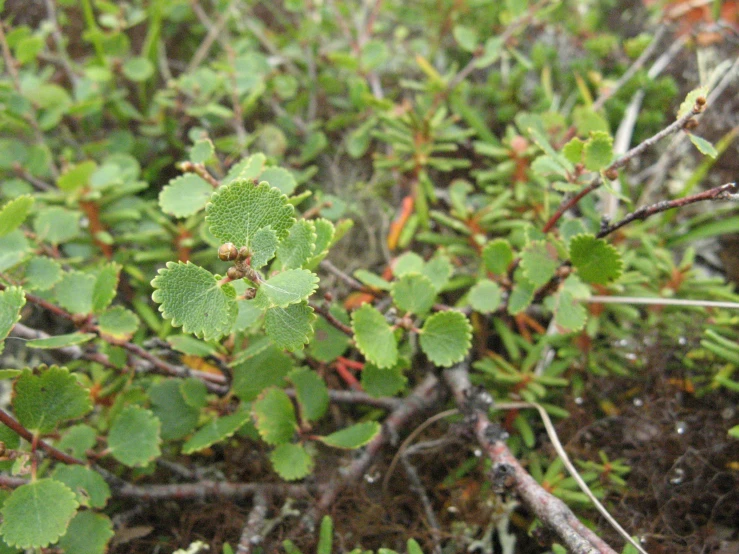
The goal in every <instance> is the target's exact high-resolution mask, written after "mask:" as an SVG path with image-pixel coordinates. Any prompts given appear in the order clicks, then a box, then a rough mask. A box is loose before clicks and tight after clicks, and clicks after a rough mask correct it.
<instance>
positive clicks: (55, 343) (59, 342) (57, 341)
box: [26, 333, 95, 349]
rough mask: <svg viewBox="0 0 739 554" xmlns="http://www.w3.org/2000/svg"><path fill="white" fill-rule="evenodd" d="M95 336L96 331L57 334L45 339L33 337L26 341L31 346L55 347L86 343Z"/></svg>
mask: <svg viewBox="0 0 739 554" xmlns="http://www.w3.org/2000/svg"><path fill="white" fill-rule="evenodd" d="M94 338H95V334H94V333H69V334H68V335H55V336H53V337H48V338H45V339H33V340H29V341H28V342H26V346H27V347H29V348H41V349H55V348H64V347H65V346H72V345H75V344H84V343H86V342H88V341H91V340H92V339H94Z"/></svg>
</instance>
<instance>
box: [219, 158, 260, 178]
mask: <svg viewBox="0 0 739 554" xmlns="http://www.w3.org/2000/svg"><path fill="white" fill-rule="evenodd" d="M265 161H267V158H266V156H265V155H264V154H262V153H257V154H254V155H253V156H249V157H248V158H246V159H245V160H241V161H240V162H239V163H237V164H234V165H233V166H232V167H231V168H230V169H229V170H228V173H227V174H226V176H225V177H224V178H223V179H222V180H221V184H222V186H226V185H230V184H231V183H233V182H234V181H237V180H241V181H254V180H255V179H256V178H257V177H259V176H260V175H261V174H262V172H263V171H264V162H265Z"/></svg>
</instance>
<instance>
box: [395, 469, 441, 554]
mask: <svg viewBox="0 0 739 554" xmlns="http://www.w3.org/2000/svg"><path fill="white" fill-rule="evenodd" d="M400 460H401V462H402V463H403V469H404V470H405V474H406V476H407V477H408V481H409V485H410V488H411V490H412V491H414V492H415V493H416V494H417V495H418V498H419V499H420V500H421V505H422V506H423V512H424V514H425V515H426V519H427V520H428V524H429V527H430V531H431V540H432V541H434V550H433V551H434V554H441V542H440V540H439V539H440V537H441V531H440V529H439V521H438V520H437V519H436V514H435V513H434V507H433V506H432V505H431V500H429V497H428V494H426V489H425V488H424V487H423V483H421V479H420V478H419V476H418V472H417V471H416V468H415V467H413V464H412V463H411V462H410V460H409V459H408V456H406V455H403V456H401V457H400Z"/></svg>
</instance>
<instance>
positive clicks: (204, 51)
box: [185, 0, 231, 73]
mask: <svg viewBox="0 0 739 554" xmlns="http://www.w3.org/2000/svg"><path fill="white" fill-rule="evenodd" d="M191 6H192V11H193V12H194V13H195V15H196V16H197V18H198V19H199V20H200V23H202V24H203V27H205V28H206V29H207V30H208V32H207V33H206V35H205V38H204V39H203V41H202V42H201V43H200V46H198V49H197V50H196V51H195V54H193V56H192V58H191V59H190V63H189V64H187V70H186V71H185V73H192V72H193V71H194V70H195V69H197V68H198V67H199V66H200V64H201V63H203V60H204V59H205V57H206V56H207V55H208V52H210V49H211V47H212V46H213V43H214V42H216V41H217V40H220V37H221V32H222V31H223V28H224V27H225V26H226V23H227V22H228V16H229V14H230V12H231V6H230V5H229V6H228V7H227V8H226V9H225V10H224V11H223V13H222V14H220V15H219V16H218V20H217V21H216V22H215V23H213V21H212V20H211V19H210V17H208V14H206V13H205V10H203V7H202V6H201V5H200V2H198V0H192V2H191Z"/></svg>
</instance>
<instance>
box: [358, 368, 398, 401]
mask: <svg viewBox="0 0 739 554" xmlns="http://www.w3.org/2000/svg"><path fill="white" fill-rule="evenodd" d="M407 382H408V379H407V378H406V377H405V375H403V364H395V365H394V366H393V367H391V368H387V369H380V368H379V367H377V366H376V365H375V364H370V363H367V364H364V369H363V370H362V388H363V389H364V391H365V392H366V393H367V394H369V395H370V396H372V397H374V398H381V397H383V396H393V395H394V394H397V393H398V392H400V391H401V390H403V387H405V385H406V383H407Z"/></svg>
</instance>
